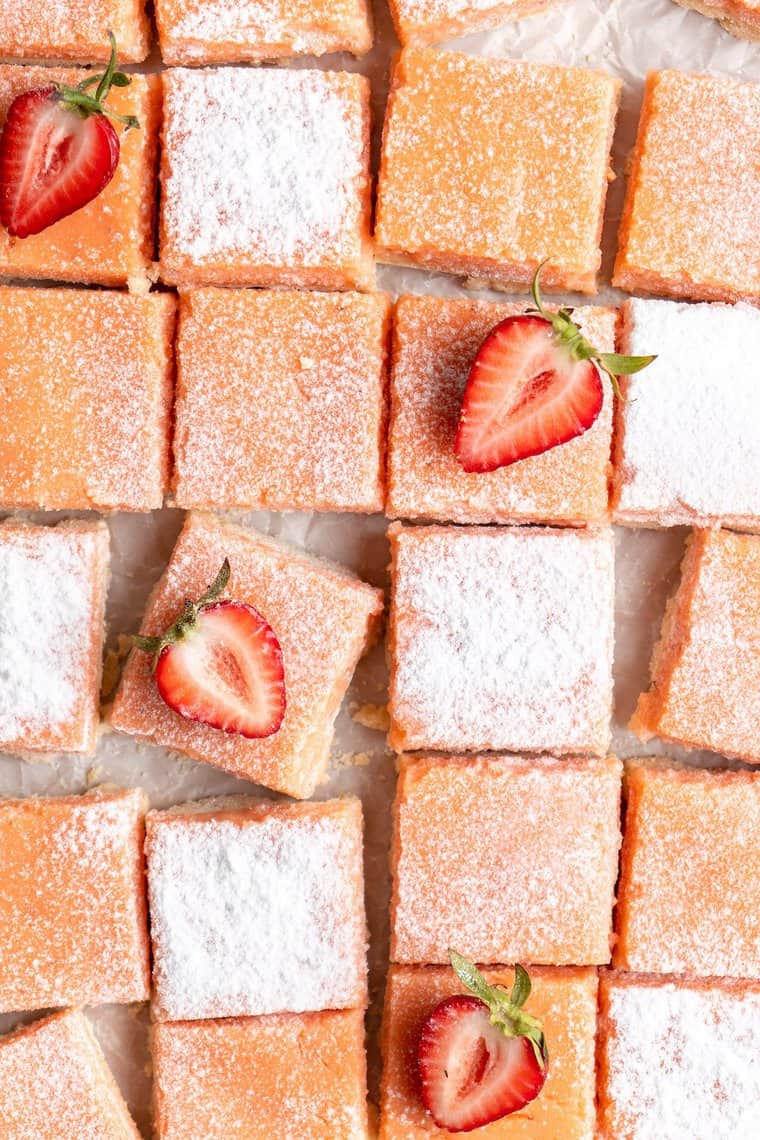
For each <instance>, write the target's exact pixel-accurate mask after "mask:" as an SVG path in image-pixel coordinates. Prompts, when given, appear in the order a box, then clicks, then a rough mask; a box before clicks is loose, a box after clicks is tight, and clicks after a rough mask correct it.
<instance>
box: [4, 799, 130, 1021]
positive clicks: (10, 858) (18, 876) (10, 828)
mask: <svg viewBox="0 0 760 1140" xmlns="http://www.w3.org/2000/svg"><path fill="white" fill-rule="evenodd" d="M144 812H145V797H144V795H143V793H142V792H141V791H139V790H137V791H121V790H120V789H114V790H109V789H107V788H104V789H97V790H96V791H92V792H88V793H87V794H86V795H84V796H59V797H55V798H52V799H38V798H36V797H32V798H30V799H25V800H0V929H2V932H3V940H2V950H1V952H0V1012H3V1013H9V1012H15V1011H17V1010H25V1009H46V1008H48V1007H50V1006H61V1005H79V1004H87V1005H102V1004H105V1003H112V1002H118V1003H127V1002H135V1001H147V999H148V997H149V995H150V966H149V961H148V919H147V908H146V901H145V883H144V876H143V815H144Z"/></svg>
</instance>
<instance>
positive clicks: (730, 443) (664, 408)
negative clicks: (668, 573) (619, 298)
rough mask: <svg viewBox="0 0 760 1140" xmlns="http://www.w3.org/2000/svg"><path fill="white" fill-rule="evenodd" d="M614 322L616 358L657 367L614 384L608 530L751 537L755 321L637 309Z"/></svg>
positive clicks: (733, 309)
mask: <svg viewBox="0 0 760 1140" xmlns="http://www.w3.org/2000/svg"><path fill="white" fill-rule="evenodd" d="M621 314H622V330H621V338H620V341H621V343H620V350H621V352H625V353H630V352H633V353H636V352H641V351H644V349H645V348H646V349H651V350H652V351H653V352H655V353H656V354H657V359H656V361H655V362H654V363H653V364H652V366H651V367H650V368H649V369H648V370H647V371H646V372H645V373H642V374H641V375H635V376H624V377H621V379H620V388H621V391H622V394H623V396H624V399H623V400H620V401H618V404H617V409H616V412H617V424H616V431H615V476H614V487H613V510H614V516H615V520H616V521H617V522H622V523H629V524H631V525H633V526H681V525H689V524H692V525H693V524H696V525H698V526H714V525H716V524H720V525H724V526H734V527H738V528H739V529H741V530H760V405H759V404H758V400H757V379H758V376H759V375H760V373H759V372H758V368H757V364H756V361H758V360H760V311H758V310H757V309H756V308H754V307H752V306H750V305H744V304H738V305H721V304H712V305H710V304H701V305H685V304H680V303H678V302H675V301H654V300H650V301H644V300H639V299H636V300H632V301H626V302H625V304H624V305H623V306H622V310H621Z"/></svg>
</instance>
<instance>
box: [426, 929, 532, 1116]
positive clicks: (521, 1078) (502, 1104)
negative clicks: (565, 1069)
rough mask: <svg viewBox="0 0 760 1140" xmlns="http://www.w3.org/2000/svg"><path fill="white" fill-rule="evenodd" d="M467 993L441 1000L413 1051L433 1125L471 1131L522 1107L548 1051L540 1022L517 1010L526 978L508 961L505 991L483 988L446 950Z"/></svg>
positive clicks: (527, 982) (456, 956) (466, 964)
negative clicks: (511, 972)
mask: <svg viewBox="0 0 760 1140" xmlns="http://www.w3.org/2000/svg"><path fill="white" fill-rule="evenodd" d="M449 955H450V958H451V964H452V966H453V968H454V970H455V971H456V973H457V975H458V977H459V979H460V980H461V981H462V982H463V984H464V985H465V986H466V987H467V989H469V990H470V991H471V993H470V994H457V995H456V996H454V997H450V998H446V999H445V1000H444V1001H442V1002H440V1003H439V1004H438V1005H437V1006H436V1007H435V1009H434V1010H433V1012H432V1013H431V1014H430V1016H429V1017H428V1019H427V1021H426V1022H425V1024H424V1026H423V1028H422V1033H421V1034H420V1040H419V1046H418V1050H417V1065H418V1070H419V1076H420V1086H421V1091H422V1100H423V1102H424V1105H425V1108H426V1109H427V1110H428V1112H429V1113H430V1115H431V1116H432V1118H433V1120H434V1121H435V1123H436V1124H437V1125H438V1127H439V1128H445V1129H447V1130H448V1131H449V1132H471V1131H472V1130H473V1129H475V1128H482V1127H483V1126H484V1125H486V1124H491V1123H492V1122H493V1121H494V1120H500V1119H501V1118H502V1117H503V1116H508V1115H509V1114H510V1113H512V1112H517V1111H518V1110H519V1109H521V1108H524V1107H525V1105H526V1104H528V1103H529V1102H530V1101H532V1100H534V1099H535V1098H536V1097H537V1096H538V1094H539V1093H540V1092H541V1089H542V1088H543V1086H544V1082H545V1081H546V1077H547V1073H548V1065H549V1054H548V1051H547V1048H546V1041H545V1040H544V1035H543V1031H542V1029H541V1023H540V1022H539V1021H538V1020H537V1019H536V1018H534V1017H531V1016H530V1015H529V1014H527V1013H524V1012H523V1009H522V1007H523V1005H524V1004H525V1002H526V1000H527V998H528V996H529V994H530V978H529V977H528V974H527V972H526V971H525V970H524V969H523V968H522V966H516V967H515V981H514V986H513V988H512V992H511V994H508V993H507V992H506V990H503V989H501V988H499V987H498V986H489V984H488V982H487V981H486V980H485V978H484V977H483V975H482V974H481V973H480V971H479V970H477V969H476V968H475V967H474V966H473V965H472V963H471V962H468V961H467V959H466V958H463V957H462V955H461V954H457V953H456V952H455V951H453V950H452V951H449Z"/></svg>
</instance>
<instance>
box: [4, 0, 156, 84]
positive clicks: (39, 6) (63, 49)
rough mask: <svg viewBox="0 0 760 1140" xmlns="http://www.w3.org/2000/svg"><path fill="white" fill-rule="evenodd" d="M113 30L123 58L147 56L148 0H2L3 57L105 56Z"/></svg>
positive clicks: (129, 60) (133, 60)
mask: <svg viewBox="0 0 760 1140" xmlns="http://www.w3.org/2000/svg"><path fill="white" fill-rule="evenodd" d="M109 31H111V32H113V34H114V36H115V37H116V43H117V45H118V48H119V60H120V61H121V62H122V63H140V62H141V61H142V60H143V59H145V57H146V55H147V54H148V52H149V50H150V42H151V33H150V22H149V20H148V17H147V15H146V12H145V0H3V3H2V7H0V59H14V60H18V61H19V63H28V62H29V61H30V60H41V61H43V60H48V61H49V60H59V61H64V60H71V61H72V62H74V63H88V62H107V60H108V57H109V55H110V49H109V44H108V33H109ZM114 95H116V92H114Z"/></svg>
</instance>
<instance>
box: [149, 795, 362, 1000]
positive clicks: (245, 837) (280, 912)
mask: <svg viewBox="0 0 760 1140" xmlns="http://www.w3.org/2000/svg"><path fill="white" fill-rule="evenodd" d="M146 852H147V857H148V888H149V892H150V915H151V939H152V943H153V978H154V983H155V990H156V1003H155V1009H154V1012H155V1015H156V1016H157V1017H158V1019H159V1020H163V1021H183V1020H196V1019H203V1018H218V1017H244V1016H248V1015H256V1014H264V1013H304V1012H310V1011H314V1010H321V1009H349V1008H355V1007H356V1008H362V1009H363V1008H364V1006H365V1005H366V1001H367V965H366V948H367V931H366V925H365V919H364V879H363V868H362V810H361V804H360V803H359V801H358V800H356V799H353V798H347V799H341V800H328V801H326V802H325V803H304V804H295V803H274V802H272V801H269V800H255V799H245V798H244V797H236V798H232V799H227V800H224V799H221V800H215V801H214V800H211V801H205V802H203V801H201V802H200V803H198V804H188V805H184V806H180V807H179V808H174V809H171V810H169V811H164V812H151V813H150V814H149V815H148V821H147V842H146Z"/></svg>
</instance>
